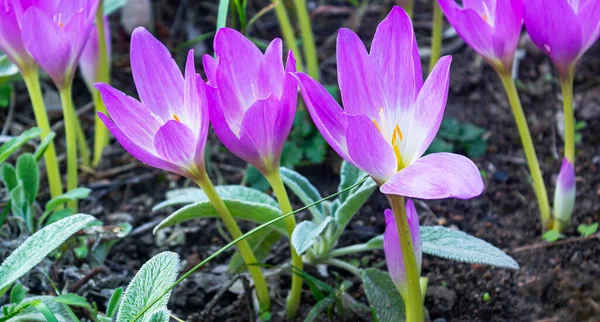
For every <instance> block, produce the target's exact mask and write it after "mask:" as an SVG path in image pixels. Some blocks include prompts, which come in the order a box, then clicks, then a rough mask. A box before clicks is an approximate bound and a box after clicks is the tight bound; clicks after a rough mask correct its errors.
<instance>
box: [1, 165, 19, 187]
mask: <svg viewBox="0 0 600 322" xmlns="http://www.w3.org/2000/svg"><path fill="white" fill-rule="evenodd" d="M1 171H2V183H4V186H5V187H6V190H8V191H12V190H13V189H14V188H16V187H17V186H18V185H19V180H18V179H17V170H15V167H13V166H12V165H11V164H8V163H5V164H3V165H2V170H1Z"/></svg>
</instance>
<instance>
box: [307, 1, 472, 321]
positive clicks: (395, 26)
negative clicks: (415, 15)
mask: <svg viewBox="0 0 600 322" xmlns="http://www.w3.org/2000/svg"><path fill="white" fill-rule="evenodd" d="M337 62H338V78H339V86H340V91H341V95H342V102H343V104H344V107H345V109H341V107H340V106H339V105H338V103H337V102H336V101H335V99H334V98H333V97H331V95H329V93H328V92H327V90H326V89H325V88H324V87H323V86H321V85H320V84H319V83H317V82H316V81H315V80H313V79H312V78H310V77H309V76H308V75H306V74H303V73H298V74H296V75H297V78H298V80H299V82H300V88H301V90H302V96H303V97H304V101H305V102H306V106H307V108H308V110H309V112H310V114H311V116H312V119H313V121H314V122H315V124H316V126H317V127H318V128H319V131H320V132H321V134H322V135H323V136H324V137H325V140H327V142H328V143H329V145H331V147H332V148H333V149H334V150H335V151H336V152H337V153H338V154H339V155H340V156H342V157H343V158H344V159H346V160H347V161H348V162H350V163H351V164H353V165H354V166H356V167H357V168H359V169H361V170H363V171H365V172H366V173H368V174H369V175H370V176H371V177H372V178H373V179H374V180H375V181H376V182H377V183H378V184H379V185H380V190H381V192H383V193H384V194H386V195H387V197H388V199H389V200H390V203H391V205H392V209H393V210H394V215H395V216H396V223H397V225H398V228H401V229H400V230H399V235H400V238H401V244H402V249H403V253H402V256H403V260H404V265H405V266H404V267H405V271H406V273H405V274H406V275H405V276H406V280H407V283H406V284H407V289H408V292H407V294H408V295H407V298H405V302H406V304H407V310H408V311H410V313H409V315H408V316H409V317H410V319H411V320H410V321H422V320H423V308H422V300H421V295H420V286H419V273H418V270H417V265H416V262H415V254H414V252H413V251H412V250H411V246H410V245H412V242H411V238H410V234H409V233H408V231H409V229H408V219H407V216H406V215H405V214H404V208H405V205H404V197H411V198H419V199H440V198H450V197H453V198H459V199H467V198H472V197H475V196H478V195H479V194H481V192H482V191H483V180H482V178H481V175H480V173H479V170H478V169H477V167H476V166H475V164H474V163H473V162H472V161H470V160H469V159H467V158H465V157H464V156H461V155H458V154H453V153H433V154H429V155H426V156H423V154H424V153H425V151H426V150H427V148H428V147H429V145H430V144H431V142H432V140H433V138H434V137H435V135H436V133H437V131H438V129H439V127H440V123H441V121H442V117H443V114H444V109H445V105H446V99H447V95H448V86H449V69H450V62H451V58H450V57H447V56H446V57H442V58H441V59H440V60H439V62H438V63H437V64H436V66H435V67H434V68H433V71H432V72H431V75H430V76H429V77H428V78H427V80H426V81H425V83H423V80H422V72H421V63H420V57H419V53H418V48H417V42H416V38H415V35H414V32H413V28H412V23H411V21H410V18H409V17H408V15H407V14H406V12H404V10H402V9H401V8H400V7H394V8H393V9H392V12H391V13H390V14H389V15H388V17H387V18H386V19H384V20H383V21H382V22H381V23H380V24H379V26H378V27H377V31H376V32H375V37H374V39H373V44H372V46H371V51H370V53H367V50H366V48H365V46H364V45H363V43H362V42H361V40H360V38H358V36H357V35H356V34H355V33H354V32H352V31H351V30H348V29H341V30H340V32H339V34H338V39H337ZM405 249H406V251H404V250H405Z"/></svg>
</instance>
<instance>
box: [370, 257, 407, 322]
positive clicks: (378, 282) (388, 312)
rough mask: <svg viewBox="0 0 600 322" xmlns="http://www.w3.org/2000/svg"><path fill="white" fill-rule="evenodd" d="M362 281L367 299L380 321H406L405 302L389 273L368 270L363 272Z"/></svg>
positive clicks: (373, 269) (374, 269)
mask: <svg viewBox="0 0 600 322" xmlns="http://www.w3.org/2000/svg"><path fill="white" fill-rule="evenodd" d="M362 280H363V287H364V288H365V293H366V294H367V299H368V300H369V304H370V306H371V308H372V309H373V310H374V311H375V314H376V316H377V320H378V321H381V322H400V321H405V317H406V312H405V308H404V301H402V297H401V296H400V292H398V289H396V286H395V285H394V282H392V279H391V278H390V275H389V274H388V273H386V272H384V271H381V270H378V269H376V268H368V269H366V270H364V271H363V274H362Z"/></svg>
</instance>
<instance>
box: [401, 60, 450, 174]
mask: <svg viewBox="0 0 600 322" xmlns="http://www.w3.org/2000/svg"><path fill="white" fill-rule="evenodd" d="M451 62H452V57H450V56H444V57H442V58H440V60H439V61H438V62H437V63H436V65H435V67H434V68H433V70H432V71H431V74H430V75H429V77H427V80H426V81H425V84H424V85H423V88H422V89H421V91H420V92H419V96H418V97H417V101H416V102H415V105H414V112H413V113H414V114H413V120H412V123H411V124H410V130H409V131H408V132H407V133H405V135H406V140H407V142H406V143H405V144H406V145H405V147H404V149H403V151H402V157H403V158H404V161H405V162H406V163H411V162H414V161H415V160H417V159H418V158H420V157H421V156H422V155H423V153H425V150H427V148H428V147H429V145H430V144H431V141H433V138H435V135H436V134H437V131H438V129H439V128H440V124H441V123H442V118H443V117H444V110H445V108H446V99H447V98H448V88H449V86H450V63H451Z"/></svg>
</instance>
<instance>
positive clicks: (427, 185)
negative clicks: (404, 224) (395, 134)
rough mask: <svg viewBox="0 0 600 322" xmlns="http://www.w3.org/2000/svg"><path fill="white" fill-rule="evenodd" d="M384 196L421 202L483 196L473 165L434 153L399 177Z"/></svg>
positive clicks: (391, 181) (388, 184) (458, 157)
mask: <svg viewBox="0 0 600 322" xmlns="http://www.w3.org/2000/svg"><path fill="white" fill-rule="evenodd" d="M380 190H381V192H383V193H385V194H391V195H399V196H405V197H409V198H418V199H445V198H458V199H469V198H473V197H476V196H479V195H480V194H481V193H482V192H483V180H482V179H481V174H480V173H479V169H477V166H476V165H475V164H474V163H473V161H471V160H469V159H467V158H465V157H464V156H462V155H458V154H453V153H433V154H429V155H426V156H424V157H423V158H421V159H418V160H417V161H415V162H413V163H412V164H411V165H409V166H407V167H406V168H404V169H402V170H401V171H400V172H398V173H396V175H394V176H393V177H392V178H391V179H389V180H388V181H387V182H386V183H385V184H384V185H383V186H381V189H380Z"/></svg>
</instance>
